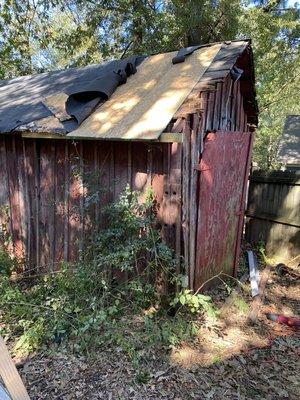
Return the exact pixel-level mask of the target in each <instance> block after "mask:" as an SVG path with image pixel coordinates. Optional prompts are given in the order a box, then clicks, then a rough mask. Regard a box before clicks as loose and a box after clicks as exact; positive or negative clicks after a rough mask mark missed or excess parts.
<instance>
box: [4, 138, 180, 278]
mask: <svg viewBox="0 0 300 400" xmlns="http://www.w3.org/2000/svg"><path fill="white" fill-rule="evenodd" d="M180 146H181V145H180V144H176V146H175V144H174V145H173V146H172V144H168V143H155V144H152V145H151V144H147V143H127V142H105V141H103V142H100V141H97V142H94V141H82V142H71V141H67V140H63V139H60V140H48V139H45V140H41V139H22V138H21V136H19V135H2V136H0V153H1V158H0V160H1V161H0V162H1V165H0V166H1V169H0V187H1V195H0V201H1V203H0V210H1V213H0V217H1V221H0V222H1V224H3V225H4V224H5V222H6V215H7V216H8V221H9V227H8V230H9V235H10V236H11V239H12V244H13V250H14V253H15V255H16V257H18V258H19V259H22V260H24V263H25V267H26V268H27V269H31V268H37V269H38V270H43V271H45V270H46V271H52V270H54V269H57V268H58V267H59V263H60V262H61V261H62V260H65V261H71V262H73V261H75V260H77V259H78V258H79V257H80V252H81V251H82V250H83V249H84V248H85V245H86V244H87V241H88V239H89V238H90V237H91V233H93V232H96V231H97V230H98V229H99V227H103V226H105V222H106V221H105V220H104V219H103V216H102V213H101V210H102V209H103V207H105V205H107V204H108V203H109V202H111V201H114V200H116V199H117V198H118V197H119V195H120V193H121V192H122V191H123V190H124V189H125V187H126V185H127V184H128V185H130V186H131V188H132V189H134V190H140V191H141V192H144V191H145V190H146V188H147V187H148V186H150V185H151V186H152V187H153V190H154V194H155V195H156V198H157V201H158V203H159V204H165V206H166V209H165V210H164V209H161V208H159V216H160V218H161V220H162V222H163V223H164V222H165V223H166V224H167V223H168V220H169V218H170V216H169V214H170V211H169V208H168V204H169V203H170V202H172V200H170V199H168V197H169V196H172V194H169V193H168V194H167V189H166V188H169V187H171V186H170V185H174V182H175V181H176V179H179V181H180V153H181V152H180V149H179V148H180ZM175 147H176V149H175ZM178 156H179V158H178ZM179 183H180V182H179ZM174 190H175V189H174ZM92 193H93V194H94V195H96V196H98V198H99V201H96V202H93V201H91V199H90V198H89V196H90V195H91V194H92ZM6 212H7V214H5V213H6ZM177 212H178V215H180V208H179V209H178V210H177ZM178 215H177V217H178ZM173 217H174V216H173ZM173 217H172V218H173ZM177 217H176V218H177ZM174 218H175V217H174ZM176 218H175V220H176V221H178V218H177V219H176ZM1 226H2V225H1ZM167 226H168V225H167ZM172 227H173V225H172ZM172 227H171V229H173V228H172ZM168 229H169V226H168V228H163V230H164V231H167V230H168ZM170 240H172V241H174V239H170Z"/></svg>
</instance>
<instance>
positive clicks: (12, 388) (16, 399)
mask: <svg viewBox="0 0 300 400" xmlns="http://www.w3.org/2000/svg"><path fill="white" fill-rule="evenodd" d="M0 354H1V357H0V375H1V377H2V379H3V382H4V384H5V386H6V389H7V390H8V391H9V393H10V395H11V397H12V400H30V399H29V396H28V393H27V390H26V389H25V386H24V384H23V382H22V379H21V377H20V375H19V373H18V371H17V368H16V366H15V364H14V363H13V360H12V358H11V356H10V354H9V352H8V350H7V347H6V345H5V342H4V340H3V339H2V337H1V336H0Z"/></svg>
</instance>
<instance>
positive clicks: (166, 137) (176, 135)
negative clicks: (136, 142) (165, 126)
mask: <svg viewBox="0 0 300 400" xmlns="http://www.w3.org/2000/svg"><path fill="white" fill-rule="evenodd" d="M159 141H160V142H162V143H182V133H180V132H163V133H162V134H161V135H160V137H159Z"/></svg>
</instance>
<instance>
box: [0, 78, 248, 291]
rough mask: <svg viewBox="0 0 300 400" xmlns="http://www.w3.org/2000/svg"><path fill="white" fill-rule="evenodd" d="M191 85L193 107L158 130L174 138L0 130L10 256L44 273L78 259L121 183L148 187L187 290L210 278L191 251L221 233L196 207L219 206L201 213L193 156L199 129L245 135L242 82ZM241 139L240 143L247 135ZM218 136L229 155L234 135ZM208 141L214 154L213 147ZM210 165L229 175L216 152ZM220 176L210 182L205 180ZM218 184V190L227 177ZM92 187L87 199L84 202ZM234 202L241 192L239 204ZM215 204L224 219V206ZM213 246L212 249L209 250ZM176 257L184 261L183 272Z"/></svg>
mask: <svg viewBox="0 0 300 400" xmlns="http://www.w3.org/2000/svg"><path fill="white" fill-rule="evenodd" d="M214 76H215V75H214ZM216 76H218V75H216ZM196 86H197V87H195V89H194V91H197V96H196V99H197V101H195V98H194V100H193V101H194V102H193V106H194V109H193V111H192V112H191V111H189V105H188V106H187V107H186V106H184V105H183V109H182V110H179V112H178V115H177V116H176V119H174V120H172V121H171V122H170V124H169V125H168V127H167V128H166V131H167V132H179V133H180V132H182V134H183V143H158V142H157V143H142V142H132V143H130V142H106V141H78V142H73V141H70V140H64V139H58V140H51V139H22V138H21V136H20V135H17V134H16V135H15V134H11V135H2V136H0V157H1V158H0V167H1V168H0V188H1V191H0V207H1V208H0V211H1V212H0V226H2V225H3V224H4V225H5V224H6V225H7V222H8V225H9V226H8V231H9V232H8V233H9V234H10V236H11V239H12V245H13V250H14V253H15V255H16V256H17V257H18V258H21V259H23V260H24V262H25V268H27V269H31V268H34V269H37V270H40V271H52V270H55V269H57V268H59V264H60V262H61V261H62V260H65V261H71V262H74V261H76V260H78V259H79V258H80V254H81V252H82V251H83V249H85V248H86V247H87V245H88V242H89V240H90V239H91V237H92V235H93V234H95V233H96V232H97V231H98V229H99V228H101V227H105V225H106V222H107V221H105V217H104V216H103V214H102V212H101V211H102V209H103V207H105V206H106V205H107V204H108V203H110V202H112V201H114V200H116V199H117V198H118V196H119V195H120V193H121V192H122V190H124V188H125V187H126V185H127V184H129V185H130V187H131V188H132V189H134V190H140V191H141V192H143V191H144V190H146V188H147V187H149V186H152V188H153V191H154V194H155V197H156V200H157V203H158V206H159V207H158V217H159V219H160V220H161V225H162V236H163V238H164V239H165V240H166V241H167V242H168V243H169V244H170V245H171V246H172V247H173V249H174V251H175V254H176V256H177V259H178V263H177V270H178V271H180V270H181V272H184V273H185V274H186V275H189V282H190V287H196V286H197V285H198V284H200V282H201V281H202V280H203V279H205V278H206V277H208V276H209V273H208V272H207V271H208V270H207V269H206V270H205V271H206V272H205V273H204V269H205V268H206V267H207V266H205V265H202V261H201V263H200V261H199V260H200V258H201V257H202V256H203V254H204V253H201V255H199V252H200V249H201V246H199V243H200V241H201V245H203V246H204V245H205V246H210V245H212V244H213V243H214V241H218V240H220V235H217V234H216V235H215V236H214V235H213V234H211V235H207V233H205V232H204V231H203V229H204V228H203V227H204V226H206V225H205V218H203V212H207V213H218V212H219V209H218V210H217V209H216V207H215V208H211V209H210V210H209V209H207V210H206V209H203V204H204V203H205V202H206V198H205V196H206V195H205V193H206V192H205V190H207V188H206V189H205V186H204V182H203V179H202V177H201V173H199V162H200V160H201V157H202V153H203V151H205V150H204V149H205V141H207V139H205V136H206V134H207V131H219V130H221V131H222V132H231V131H239V132H248V131H249V125H248V115H247V110H246V108H247V104H245V99H244V95H243V90H244V83H243V81H242V80H238V81H236V82H234V81H233V80H232V79H231V77H230V74H229V75H227V76H226V77H219V78H218V77H216V78H214V77H213V78H210V79H209V80H208V81H205V82H202V81H201V82H199V84H197V85H196ZM245 110H246V111H245ZM245 135H247V136H248V139H249V138H250V135H251V134H250V133H248V134H247V133H245ZM224 141H225V142H226V146H227V150H228V151H229V154H230V152H231V151H234V148H235V145H236V141H235V140H229V141H228V140H226V139H224ZM217 143H218V146H220V151H221V148H222V143H221V142H219V141H217ZM230 146H231V147H230ZM218 151H219V150H218V149H217V150H216V154H218ZM249 152H250V150H249V151H248V153H247V154H246V153H245V158H239V160H238V162H240V163H241V168H240V169H239V170H235V172H234V173H235V174H236V177H238V178H239V179H242V181H243V182H244V179H245V173H244V172H243V171H244V168H245V166H246V165H247V160H248V158H249V157H248V155H249ZM222 154H223V153H222ZM214 162H215V165H214V168H215V169H216V170H215V173H214V176H217V177H219V178H220V177H222V179H223V180H224V179H228V180H229V181H230V179H231V178H230V174H229V175H228V174H224V168H231V166H228V165H227V164H226V157H225V155H224V154H223V156H222V157H219V158H217V157H216V158H215V160H214ZM242 170H243V171H242ZM201 179H202V180H201ZM222 179H221V178H220V179H216V180H214V181H213V182H212V185H218V182H220V181H221V180H222ZM199 187H200V191H199V190H198V189H199ZM223 189H224V194H225V192H226V190H225V189H226V182H224V187H223ZM91 193H94V195H95V196H96V198H97V201H96V202H95V201H94V202H93V201H90V200H91V199H90V195H91ZM199 193H200V196H199ZM201 193H202V194H201ZM226 193H227V192H226ZM227 194H228V193H227ZM226 199H227V198H226ZM242 203H243V199H242V197H240V204H239V205H240V209H242ZM218 206H221V204H219V205H218ZM201 207H202V208H201ZM223 207H225V211H224V214H223V217H224V218H226V205H224V204H223ZM6 211H8V217H9V218H8V219H7V215H5V212H6ZM202 224H204V225H202ZM235 229H236V239H235V243H234V244H232V246H231V248H232V249H233V247H235V250H232V251H233V253H234V257H235V258H234V261H233V263H232V266H231V272H230V269H229V268H227V269H226V270H227V272H229V273H233V272H234V266H235V265H236V259H237V254H238V251H237V249H238V247H239V242H240V237H241V230H242V219H239V223H238V224H237V225H235ZM2 236H3V235H2ZM208 242H210V244H208ZM219 250H220V252H221V251H222V249H219ZM219 250H218V249H217V248H215V252H216V253H217V252H218V251H219ZM201 252H202V250H201ZM181 256H184V259H185V263H184V268H182V266H183V263H181V262H180V260H181ZM216 257H217V258H216V259H217V260H218V261H217V262H218V264H219V265H216V266H215V267H214V268H211V267H209V266H208V267H207V268H208V269H209V268H211V270H212V272H215V271H217V270H218V271H220V270H221V269H222V264H223V261H222V259H219V258H218V257H219V256H218V255H217V256H216ZM220 257H221V256H220ZM224 257H225V256H224ZM221 258H222V257H221ZM180 264H181V265H180ZM203 268H204V269H203ZM199 269H203V271H202V272H201V271H200V270H199ZM195 277H196V280H195Z"/></svg>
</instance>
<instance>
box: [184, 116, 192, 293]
mask: <svg viewBox="0 0 300 400" xmlns="http://www.w3.org/2000/svg"><path fill="white" fill-rule="evenodd" d="M190 128H191V127H190V118H187V119H186V121H185V127H184V131H183V159H182V230H183V245H184V266H185V268H184V269H185V275H188V276H189V286H190V287H192V286H191V285H192V282H193V281H194V271H192V270H191V269H190V207H189V205H190V168H191V167H190V166H191V129H190Z"/></svg>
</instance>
